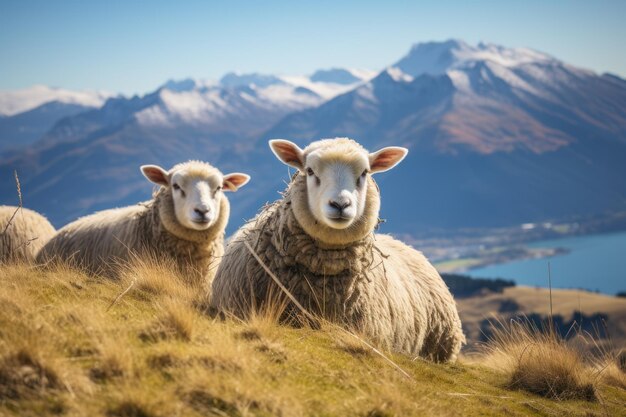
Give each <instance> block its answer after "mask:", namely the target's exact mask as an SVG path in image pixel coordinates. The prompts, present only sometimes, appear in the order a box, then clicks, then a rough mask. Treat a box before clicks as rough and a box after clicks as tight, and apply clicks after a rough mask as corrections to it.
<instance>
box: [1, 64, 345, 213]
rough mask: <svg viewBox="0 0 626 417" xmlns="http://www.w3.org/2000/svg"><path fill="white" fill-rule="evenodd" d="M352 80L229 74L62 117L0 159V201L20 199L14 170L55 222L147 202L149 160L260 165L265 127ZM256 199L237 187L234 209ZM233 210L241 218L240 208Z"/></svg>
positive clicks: (227, 167) (32, 203) (30, 202)
mask: <svg viewBox="0 0 626 417" xmlns="http://www.w3.org/2000/svg"><path fill="white" fill-rule="evenodd" d="M354 85H355V84H352V85H344V84H336V83H329V82H316V81H312V80H311V79H310V78H309V77H304V76H302V77H296V76H285V77H280V78H279V77H274V76H266V75H260V74H234V73H232V74H227V75H226V76H225V77H224V78H223V79H222V80H220V81H219V82H208V81H202V80H194V79H186V80H170V81H168V82H166V83H165V84H164V85H162V86H161V87H159V88H158V89H157V90H155V91H154V92H151V93H149V94H146V95H143V96H134V97H114V98H110V99H109V100H107V101H106V103H105V104H104V105H103V106H102V107H100V108H97V109H93V110H88V111H84V112H81V113H79V114H76V115H74V116H71V117H65V118H63V119H61V120H59V121H58V122H57V123H56V124H55V125H54V126H53V127H52V128H51V129H50V130H49V131H48V132H47V133H46V134H44V135H43V136H42V137H41V138H40V139H39V140H38V141H37V142H36V143H34V144H33V145H32V146H30V147H28V148H27V149H24V150H23V151H21V152H13V153H11V154H10V155H8V156H5V157H4V158H3V159H2V160H0V178H3V179H4V180H2V182H0V195H1V196H2V198H1V202H2V203H4V204H15V203H16V193H15V189H14V184H13V182H12V180H11V178H12V172H13V170H14V169H15V170H17V171H18V174H19V176H20V180H21V184H22V193H23V197H24V202H25V205H27V206H29V207H33V208H35V209H37V210H39V211H41V212H43V213H45V214H46V215H48V216H49V217H50V219H51V220H52V221H53V222H54V223H55V224H56V225H61V224H64V223H66V222H67V221H70V220H72V219H74V218H75V217H77V216H80V215H83V214H85V213H89V212H91V211H94V210H99V209H103V208H108V207H111V206H115V205H118V206H119V205H124V204H129V203H133V202H136V201H140V200H144V199H147V198H149V196H150V192H151V188H152V187H151V186H150V185H149V184H148V183H147V182H146V181H145V179H144V178H142V176H141V175H140V174H139V170H138V169H139V166H140V165H142V164H146V163H156V164H160V165H163V166H165V167H169V166H172V165H174V164H175V163H177V162H180V161H182V160H188V159H204V160H208V161H210V162H212V163H213V164H215V165H216V166H218V167H219V168H220V169H222V170H224V171H225V172H226V171H234V170H237V171H246V168H247V167H248V166H250V165H254V164H255V161H254V159H251V158H253V153H252V152H251V150H252V149H253V145H254V139H256V138H258V137H259V136H260V135H261V134H262V132H264V131H266V130H267V129H269V128H270V127H271V126H272V125H273V124H275V123H276V122H278V121H279V120H280V119H281V118H283V117H284V116H285V115H287V114H289V113H292V112H296V111H300V110H303V109H305V108H310V107H315V106H317V105H319V104H321V103H323V102H324V101H326V100H327V99H329V98H331V97H333V96H334V95H336V94H339V93H342V92H344V91H346V90H347V89H349V88H351V87H354ZM0 123H1V121H0ZM256 197H257V195H255V194H254V193H252V192H251V193H248V194H246V193H238V194H237V196H234V197H233V199H234V202H233V205H234V206H235V207H237V206H236V203H239V200H241V201H243V203H245V205H244V206H245V207H248V208H249V207H252V206H254V205H255V204H256V200H255V198H256ZM68 202H71V204H68ZM243 203H242V204H243ZM233 213H234V215H239V216H240V217H239V218H241V214H240V213H238V212H237V209H236V208H235V209H234V210H233Z"/></svg>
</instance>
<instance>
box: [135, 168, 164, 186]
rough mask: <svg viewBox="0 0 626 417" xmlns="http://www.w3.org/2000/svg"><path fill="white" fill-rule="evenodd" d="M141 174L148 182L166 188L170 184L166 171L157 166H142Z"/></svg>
mask: <svg viewBox="0 0 626 417" xmlns="http://www.w3.org/2000/svg"><path fill="white" fill-rule="evenodd" d="M141 173H142V174H143V175H144V177H146V178H147V179H148V180H149V181H150V182H153V183H155V184H158V185H162V186H164V187H167V186H168V185H169V183H170V176H169V174H168V173H167V171H166V170H164V169H163V168H161V167H160V166H158V165H142V166H141Z"/></svg>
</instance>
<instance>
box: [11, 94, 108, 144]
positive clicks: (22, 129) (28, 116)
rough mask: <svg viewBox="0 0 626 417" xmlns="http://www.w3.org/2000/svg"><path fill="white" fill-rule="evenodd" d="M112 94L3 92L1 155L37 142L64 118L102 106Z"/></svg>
mask: <svg viewBox="0 0 626 417" xmlns="http://www.w3.org/2000/svg"><path fill="white" fill-rule="evenodd" d="M110 96H111V94H109V93H106V92H92V91H70V90H63V89H59V88H50V87H46V86H41V85H36V86H33V87H31V88H27V89H23V90H17V91H1V92H0V153H2V152H6V151H8V150H18V149H21V148H24V147H26V146H28V145H30V144H32V143H33V142H35V141H37V140H38V139H39V138H40V137H41V136H42V135H43V134H44V133H46V132H47V131H48V130H50V129H51V128H52V127H53V126H54V124H55V123H56V122H57V121H59V120H60V119H62V118H64V117H69V116H74V115H76V114H78V113H81V112H83V111H86V110H90V109H93V108H97V107H100V106H102V104H103V103H104V102H105V100H106V99H107V98H109V97H110Z"/></svg>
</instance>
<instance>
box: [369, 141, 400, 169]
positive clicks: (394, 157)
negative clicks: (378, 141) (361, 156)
mask: <svg viewBox="0 0 626 417" xmlns="http://www.w3.org/2000/svg"><path fill="white" fill-rule="evenodd" d="M408 153H409V150H408V149H407V148H401V147H399V146H389V147H388V148H383V149H381V150H380V151H377V152H373V153H371V154H370V155H369V159H370V172H371V173H372V174H373V173H375V172H385V171H389V170H390V169H391V168H393V167H395V166H396V165H398V164H399V163H400V161H402V160H403V159H404V157H405V156H406V155H407V154H408Z"/></svg>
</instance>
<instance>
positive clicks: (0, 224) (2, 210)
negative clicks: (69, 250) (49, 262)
mask: <svg viewBox="0 0 626 417" xmlns="http://www.w3.org/2000/svg"><path fill="white" fill-rule="evenodd" d="M55 232H56V231H55V230H54V227H53V226H52V225H51V224H50V222H49V221H48V219H46V218H45V217H44V216H42V215H41V214H39V213H37V212H35V211H33V210H29V209H27V208H18V207H12V206H0V263H6V262H16V261H26V262H33V261H34V260H35V257H36V255H37V252H38V251H39V249H41V248H42V247H43V246H44V245H45V244H46V243H47V242H48V241H49V240H50V239H51V238H52V236H54V233H55Z"/></svg>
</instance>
